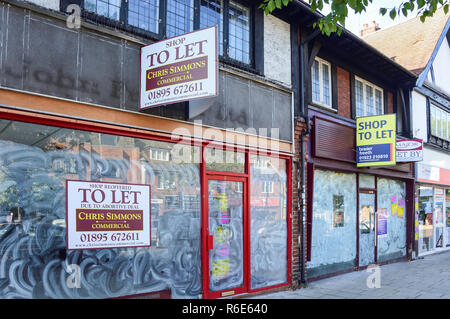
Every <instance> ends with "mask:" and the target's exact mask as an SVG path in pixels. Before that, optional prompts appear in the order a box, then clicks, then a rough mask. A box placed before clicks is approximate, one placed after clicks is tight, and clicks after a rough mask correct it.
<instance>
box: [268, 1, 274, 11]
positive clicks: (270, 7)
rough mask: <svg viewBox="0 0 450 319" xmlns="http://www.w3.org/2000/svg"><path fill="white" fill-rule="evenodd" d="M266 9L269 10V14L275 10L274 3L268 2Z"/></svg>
mask: <svg viewBox="0 0 450 319" xmlns="http://www.w3.org/2000/svg"><path fill="white" fill-rule="evenodd" d="M267 8H268V9H269V12H272V11H273V10H275V1H273V0H270V1H269V3H267Z"/></svg>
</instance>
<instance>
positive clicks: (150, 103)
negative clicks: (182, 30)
mask: <svg viewBox="0 0 450 319" xmlns="http://www.w3.org/2000/svg"><path fill="white" fill-rule="evenodd" d="M217 61H218V58H217V26H213V27H209V28H205V29H202V30H198V31H194V32H191V33H186V34H183V35H180V36H177V37H174V38H170V39H167V40H164V41H160V42H157V43H153V44H150V45H147V46H145V47H143V48H142V49H141V93H140V109H141V110H142V109H146V108H150V107H155V106H159V105H163V104H170V103H178V102H182V101H187V100H193V99H199V98H206V97H211V96H216V95H217V94H218V88H217V85H218V81H217V77H218V62H217Z"/></svg>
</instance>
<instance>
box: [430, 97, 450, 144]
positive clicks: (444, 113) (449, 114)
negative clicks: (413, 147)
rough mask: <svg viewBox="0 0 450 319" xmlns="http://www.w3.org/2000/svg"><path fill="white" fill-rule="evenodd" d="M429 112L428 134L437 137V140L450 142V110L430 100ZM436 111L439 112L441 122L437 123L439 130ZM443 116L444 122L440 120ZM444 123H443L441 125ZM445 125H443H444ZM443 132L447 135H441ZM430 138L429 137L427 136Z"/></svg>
mask: <svg viewBox="0 0 450 319" xmlns="http://www.w3.org/2000/svg"><path fill="white" fill-rule="evenodd" d="M429 108H430V110H429V114H430V116H429V117H428V123H427V124H428V127H429V132H430V136H431V137H433V138H435V139H438V140H442V141H446V142H450V125H449V123H450V111H449V110H447V109H445V108H444V107H441V106H440V105H439V104H437V103H436V102H433V101H430V102H429ZM433 109H434V130H433V126H432V125H431V124H432V117H433ZM438 111H439V112H440V120H441V123H440V124H439V126H440V132H437V130H438V116H437V115H438ZM444 118H445V122H442V120H443V119H444ZM444 123H445V125H443V124H444ZM444 126H445V127H444ZM443 133H445V134H446V135H447V136H443ZM429 140H430V138H429Z"/></svg>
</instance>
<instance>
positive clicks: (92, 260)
mask: <svg viewBox="0 0 450 319" xmlns="http://www.w3.org/2000/svg"><path fill="white" fill-rule="evenodd" d="M111 137H115V138H117V144H116V145H114V146H111V145H107V144H106V145H104V144H102V141H106V140H108V139H102V138H100V137H99V134H98V133H92V132H87V131H80V130H75V129H68V128H57V127H52V126H48V125H45V126H44V125H38V124H30V123H24V122H18V121H9V120H0V149H1V150H2V151H1V153H0V162H1V163H2V169H1V170H0V186H1V187H0V231H1V233H2V236H1V237H0V246H1V247H2V249H3V255H2V258H4V259H5V260H7V262H5V263H3V264H2V267H3V268H2V269H3V270H2V271H3V275H2V276H3V277H2V280H4V282H5V283H8V284H5V285H2V286H1V287H0V298H25V299H31V298H39V299H41V298H43V299H45V298H57V299H66V298H83V299H91V298H113V297H120V296H127V295H134V294H143V293H151V292H155V293H156V292H160V291H162V290H170V295H171V296H172V297H173V298H198V296H199V295H201V293H202V285H201V275H200V274H201V258H200V251H201V241H200V233H201V232H200V229H201V220H200V216H201V207H200V200H199V199H200V174H199V166H198V165H197V164H192V163H191V162H187V161H182V160H178V161H168V162H166V161H160V160H153V159H151V158H150V154H149V151H148V150H149V149H160V150H172V149H174V148H175V147H176V145H177V144H172V143H166V142H160V141H152V140H147V139H139V138H131V137H126V136H115V135H114V136H111ZM186 147H188V148H191V149H198V147H196V146H190V145H187V146H186ZM196 152H197V153H198V152H199V150H197V151H196ZM193 153H194V151H193ZM72 164H74V165H72ZM112 168H114V169H112ZM117 171H120V172H121V173H120V175H116V174H114V172H117ZM158 173H161V174H163V175H164V174H166V175H171V181H172V183H173V187H172V188H171V189H166V188H164V189H158V187H157V175H158ZM111 175H114V177H115V181H117V182H120V183H130V184H142V183H148V184H150V185H151V247H141V248H139V249H121V248H114V249H100V250H76V251H68V250H66V247H67V244H66V222H65V219H66V196H67V195H66V189H65V181H66V180H67V179H71V180H74V179H75V180H82V181H103V180H105V178H106V180H108V179H109V178H110V177H108V176H111ZM182 196H184V197H182ZM181 198H183V205H182V203H181ZM65 265H78V266H79V267H81V268H80V269H81V271H80V273H79V274H80V276H81V278H80V280H81V285H80V288H78V289H69V288H68V287H67V285H66V279H67V278H68V276H69V272H67V269H66V268H65V267H66V266H65ZM39 282H40V284H39Z"/></svg>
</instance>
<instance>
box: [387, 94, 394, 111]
mask: <svg viewBox="0 0 450 319" xmlns="http://www.w3.org/2000/svg"><path fill="white" fill-rule="evenodd" d="M387 112H388V114H392V113H394V94H392V93H391V92H387Z"/></svg>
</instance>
